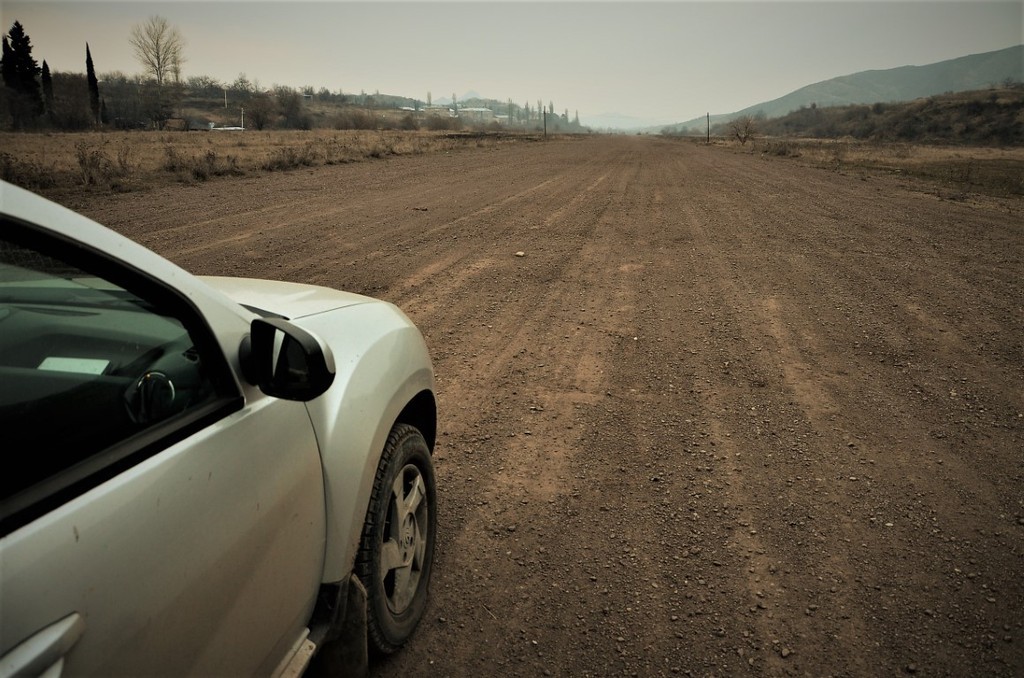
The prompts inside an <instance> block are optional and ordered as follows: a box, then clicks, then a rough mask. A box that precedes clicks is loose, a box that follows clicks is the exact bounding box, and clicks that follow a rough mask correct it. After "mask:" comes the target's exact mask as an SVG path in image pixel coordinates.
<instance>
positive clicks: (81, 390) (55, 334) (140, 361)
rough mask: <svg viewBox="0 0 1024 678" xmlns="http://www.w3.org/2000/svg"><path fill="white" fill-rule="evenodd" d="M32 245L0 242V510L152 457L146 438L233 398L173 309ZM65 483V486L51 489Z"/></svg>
mask: <svg viewBox="0 0 1024 678" xmlns="http://www.w3.org/2000/svg"><path fill="white" fill-rule="evenodd" d="M40 242H42V243H44V244H45V242H46V240H45V239H42V240H41V241H40V240H38V239H37V240H36V241H30V242H29V243H28V244H26V243H25V242H23V241H17V239H15V240H10V239H8V238H7V237H6V234H5V235H4V236H0V426H2V430H3V437H4V447H5V448H6V452H5V456H6V457H7V458H6V459H5V464H4V465H5V472H4V474H3V480H2V481H0V483H2V491H3V495H2V496H3V499H4V501H5V502H6V501H7V500H8V499H9V498H10V497H12V496H14V495H17V494H19V493H24V492H25V491H27V490H28V491H30V490H31V489H32V488H38V487H39V486H40V484H43V485H46V484H47V483H49V484H50V485H51V486H53V487H56V488H58V489H60V488H66V487H67V486H68V485H69V484H70V482H74V483H78V484H81V482H82V480H83V478H88V477H89V476H90V475H95V474H96V471H97V469H102V468H103V467H104V466H105V465H109V464H113V465H116V464H118V463H120V464H121V466H122V467H123V465H124V461H125V459H126V458H127V457H128V456H130V454H131V453H137V452H138V451H139V450H141V449H144V448H146V447H147V445H148V446H149V447H150V448H152V447H153V440H154V435H153V433H154V432H157V433H158V434H159V435H164V434H166V433H167V432H168V431H173V430H175V428H176V425H177V424H181V425H186V424H187V422H188V421H191V420H192V419H194V417H190V415H194V414H195V413H197V412H204V411H208V410H209V409H210V406H211V405H215V404H216V403H217V402H219V401H220V402H223V400H224V399H225V398H230V397H231V396H233V395H237V394H236V393H233V384H230V383H228V380H225V379H224V378H223V365H224V360H223V356H221V355H219V350H215V351H211V350H210V342H208V341H207V342H202V341H197V336H196V335H197V334H198V333H199V332H197V331H196V329H195V325H196V322H195V318H189V317H188V316H189V314H188V313H187V312H183V310H182V309H183V305H182V304H175V303H168V302H167V300H166V298H164V296H163V295H161V294H151V295H147V294H146V293H145V291H143V292H142V293H140V292H139V291H137V290H136V291H130V289H129V288H128V287H126V286H124V285H122V284H118V283H116V282H114V281H113V280H112V279H111V278H118V276H117V275H112V276H105V275H103V274H102V273H100V274H97V271H96V269H103V268H107V269H111V268H112V267H113V269H114V270H115V272H116V266H115V265H110V264H107V265H106V266H104V265H99V266H97V265H95V258H93V259H89V258H88V257H86V258H85V260H84V261H85V262H86V266H83V265H82V263H81V262H79V261H69V259H71V260H74V259H75V257H74V256H73V255H72V256H70V257H68V256H66V255H67V252H68V249H67V248H64V249H60V248H57V252H56V254H54V253H53V252H50V251H46V248H45V246H43V247H41V246H40V244H39V243H40ZM60 255H64V256H60ZM90 261H92V262H93V265H92V266H88V263H89V262H90ZM87 268H88V269H89V270H87ZM106 272H110V271H109V270H108V271H106ZM119 282H120V281H119ZM143 287H145V286H143ZM196 315H197V314H196ZM190 326H191V329H190ZM214 353H216V355H214ZM159 435H158V436H156V438H159ZM110 450H119V452H118V453H117V454H108V453H109V451H110ZM12 462H14V463H12ZM62 475H70V476H72V477H71V480H70V481H69V482H65V483H60V482H57V483H56V484H55V483H54V482H53V480H54V479H55V478H60V477H61V476H62ZM101 475H102V474H101Z"/></svg>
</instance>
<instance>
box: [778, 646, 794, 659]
mask: <svg viewBox="0 0 1024 678" xmlns="http://www.w3.org/2000/svg"><path fill="white" fill-rule="evenodd" d="M779 654H780V655H782V658H783V659H785V658H786V657H788V656H789V655H791V654H793V651H792V650H790V649H789V648H788V647H784V648H782V651H781V652H779Z"/></svg>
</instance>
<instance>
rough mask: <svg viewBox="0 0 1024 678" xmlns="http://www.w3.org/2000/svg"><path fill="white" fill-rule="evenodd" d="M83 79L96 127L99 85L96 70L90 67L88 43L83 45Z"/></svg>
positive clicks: (98, 111) (98, 108)
mask: <svg viewBox="0 0 1024 678" xmlns="http://www.w3.org/2000/svg"><path fill="white" fill-rule="evenodd" d="M85 78H86V80H88V82H89V109H90V110H91V111H92V121H93V123H94V124H96V125H98V124H100V83H99V81H98V80H97V79H96V69H95V68H93V66H92V53H91V52H90V51H89V43H85Z"/></svg>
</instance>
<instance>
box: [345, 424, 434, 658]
mask: <svg viewBox="0 0 1024 678" xmlns="http://www.w3.org/2000/svg"><path fill="white" fill-rule="evenodd" d="M436 497H437V490H436V486H435V481H434V465H433V463H432V462H431V459H430V448H429V447H427V443H426V441H425V440H424V439H423V435H422V434H421V433H420V432H419V431H418V430H417V429H416V428H414V427H412V426H409V425H407V424H396V425H395V427H394V428H393V429H391V433H390V435H389V436H388V441H387V444H386V445H385V446H384V453H383V455H382V456H381V460H380V464H379V466H378V467H377V475H376V476H375V477H374V481H373V491H372V493H371V494H370V505H369V508H368V509H367V512H366V523H365V524H364V526H363V534H362V539H361V541H360V544H359V554H358V556H357V558H356V573H357V574H358V576H359V579H360V580H361V581H362V582H363V586H365V587H366V593H367V601H366V609H367V620H366V621H367V631H368V633H367V638H368V640H369V644H370V648H371V649H372V650H374V651H375V652H377V653H380V654H390V653H391V652H394V651H395V650H397V649H398V648H400V647H401V646H402V645H403V644H404V643H405V641H407V640H408V639H409V637H410V636H412V633H413V631H414V630H415V629H416V625H417V624H418V623H419V621H420V617H422V616H423V610H424V609H425V608H426V603H427V586H428V584H429V582H430V570H431V566H432V565H433V562H434V543H435V541H436V528H437V501H436Z"/></svg>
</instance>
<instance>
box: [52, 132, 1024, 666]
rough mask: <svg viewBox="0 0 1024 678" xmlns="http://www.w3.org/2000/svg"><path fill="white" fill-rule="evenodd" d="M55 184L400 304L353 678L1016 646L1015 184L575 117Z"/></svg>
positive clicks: (1023, 429) (880, 660)
mask: <svg viewBox="0 0 1024 678" xmlns="http://www.w3.org/2000/svg"><path fill="white" fill-rule="evenodd" d="M72 206H73V207H77V208H79V209H81V210H83V211H84V212H86V213H87V214H89V215H91V216H93V217H95V218H97V219H98V220H100V221H101V222H104V223H107V224H109V225H111V226H113V227H114V228H116V229H117V230H120V231H122V232H124V233H126V234H128V235H129V236H131V237H133V238H135V239H137V240H139V241H141V242H143V243H144V244H146V245H148V246H150V247H152V248H153V249H155V250H156V251H158V252H160V253H162V254H164V255H165V256H168V257H169V258H171V259H172V260H174V261H176V262H178V263H180V264H182V265H184V266H185V267H186V268H188V269H190V270H192V271H194V272H196V273H204V274H205V273H209V274H212V273H218V274H231V275H245V276H261V277H273V278H282V279H286V280H295V281H302V282H312V283H319V284H324V285H330V286H336V287H343V288H346V289H350V290H353V291H357V292H363V293H368V294H372V295H376V296H380V297H383V298H385V299H389V300H391V301H394V302H396V303H397V304H399V305H400V306H401V307H402V308H403V309H405V310H406V312H407V313H408V314H409V315H410V316H411V317H412V318H413V319H414V320H415V321H416V322H417V323H418V324H419V326H420V327H421V328H422V330H423V331H424V333H425V335H426V337H427V341H428V343H429V345H430V348H431V351H432V354H433V357H434V360H435V367H436V370H437V377H438V389H439V399H440V408H441V417H442V421H441V431H442V434H441V437H440V444H439V447H438V451H437V469H438V477H439V483H440V488H439V501H440V503H441V506H440V542H439V552H438V559H437V570H436V571H435V578H434V581H433V586H432V599H431V603H430V607H429V609H428V614H427V617H426V618H425V620H424V622H423V624H422V625H421V627H420V629H419V631H418V633H417V635H416V637H415V638H414V640H413V641H412V643H411V644H410V645H409V646H408V647H407V648H406V649H405V650H403V651H402V652H400V653H399V654H397V655H396V656H394V657H393V658H391V659H389V660H387V661H385V662H383V663H381V664H378V665H377V667H376V669H375V670H376V672H377V674H378V675H382V676H383V675H398V674H406V675H408V674H411V675H442V676H447V675H464V676H470V675H473V676H475V675H491V674H497V675H574V676H584V675H611V674H616V675H619V674H623V673H625V674H627V675H662V674H664V675H672V674H676V673H682V674H693V675H747V674H749V675H788V674H794V675H803V674H809V675H854V676H877V675H893V674H901V673H916V674H918V675H978V674H985V675H1004V676H1013V675H1018V676H1019V675H1021V674H1024V577H1022V573H1024V455H1022V450H1024V391H1022V388H1024V387H1022V384H1024V346H1022V344H1024V308H1022V306H1024V283H1022V275H1021V273H1022V271H1024V262H1022V259H1024V226H1022V224H1024V221H1022V218H1021V206H1022V205H1021V203H1020V201H1019V200H1010V201H1006V200H996V199H989V198H977V199H968V200H966V201H960V202H950V201H944V200H940V199H938V198H937V197H936V195H935V192H934V191H932V190H926V187H925V186H924V185H922V184H915V183H913V182H911V181H909V180H906V179H898V178H889V177H879V176H863V177H860V176H850V175H844V174H840V173H836V172H829V171H824V170H820V169H811V168H806V167H800V166H798V165H797V164H795V163H792V162H789V161H786V160H783V159H774V158H759V157H753V156H749V155H739V154H733V153H730V152H729V151H727V150H723V149H706V148H701V147H696V146H691V145H688V144H687V145H683V144H673V143H669V142H665V141H661V140H657V139H634V138H598V139H593V140H587V141H572V142H561V143H555V144H546V145H542V144H532V145H526V144H524V145H513V146H509V147H502V148H497V149H486V150H480V151H468V152H461V153H451V154H448V155H438V156H425V157H413V158H402V159H397V160H390V161H386V162H385V161H380V162H373V163H364V164H359V165H350V166H341V167H325V168H318V169H315V170H309V171H296V172H291V173H282V174H274V175H268V176H263V177H248V178H242V179H234V180H218V181H212V182H209V183H207V184H204V185H199V186H191V187H177V186H175V187H168V188H162V189H156V190H153V191H151V192H149V193H145V194H127V195H124V196H92V197H84V198H82V199H81V201H80V202H79V203H78V204H75V205H72ZM517 251H522V252H524V254H525V256H523V257H517V256H515V253H516V252H517Z"/></svg>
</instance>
